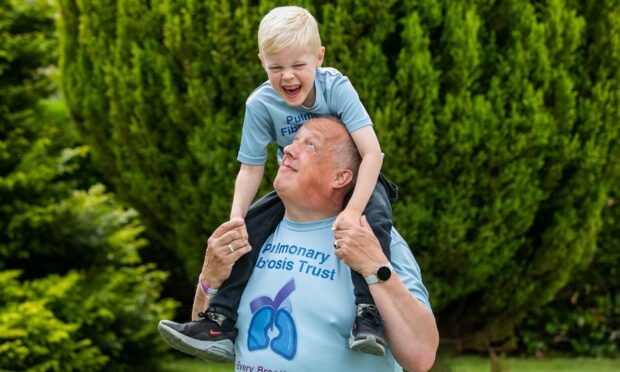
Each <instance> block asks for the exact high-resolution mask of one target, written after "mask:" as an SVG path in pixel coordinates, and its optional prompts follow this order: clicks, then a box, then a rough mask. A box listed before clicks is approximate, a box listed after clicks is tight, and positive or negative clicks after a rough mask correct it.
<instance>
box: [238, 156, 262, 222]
mask: <svg viewBox="0 0 620 372" xmlns="http://www.w3.org/2000/svg"><path fill="white" fill-rule="evenodd" d="M264 172H265V166H264V165H249V164H243V163H242V164H241V168H240V169H239V173H238V174H237V180H236V181H235V195H234V197H233V203H232V208H231V210H230V219H231V220H232V219H233V218H245V215H246V214H247V213H248V209H249V208H250V204H251V203H252V200H254V197H255V196H256V192H257V191H258V187H259V186H260V182H261V180H262V178H263V173H264Z"/></svg>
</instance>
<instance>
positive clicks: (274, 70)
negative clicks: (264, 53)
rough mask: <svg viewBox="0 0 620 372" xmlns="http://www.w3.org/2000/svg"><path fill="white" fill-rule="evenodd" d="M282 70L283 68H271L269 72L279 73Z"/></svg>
mask: <svg viewBox="0 0 620 372" xmlns="http://www.w3.org/2000/svg"><path fill="white" fill-rule="evenodd" d="M280 70H282V67H269V71H273V72H278V71H280Z"/></svg>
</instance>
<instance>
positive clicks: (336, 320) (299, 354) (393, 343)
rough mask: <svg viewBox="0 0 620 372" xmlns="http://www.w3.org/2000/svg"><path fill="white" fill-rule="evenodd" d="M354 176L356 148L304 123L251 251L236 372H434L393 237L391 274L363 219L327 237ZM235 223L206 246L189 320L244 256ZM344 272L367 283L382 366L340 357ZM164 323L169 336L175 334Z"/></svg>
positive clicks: (349, 296) (347, 285) (409, 267)
mask: <svg viewBox="0 0 620 372" xmlns="http://www.w3.org/2000/svg"><path fill="white" fill-rule="evenodd" d="M358 166H359V154H358V153H357V151H356V148H355V144H354V143H353V142H352V139H351V137H350V135H349V133H348V132H347V130H346V129H345V127H344V126H343V125H342V123H340V122H339V121H338V120H337V119H334V118H325V117H323V118H316V119H312V120H309V121H307V122H306V123H305V124H304V125H303V126H302V127H301V128H300V130H299V132H298V135H297V136H296V138H295V140H294V141H293V143H292V144H290V145H289V146H287V147H286V148H285V149H284V157H283V159H282V163H281V166H280V168H279V170H278V174H277V176H276V178H275V180H274V183H273V184H274V188H275V190H276V192H277V193H278V195H279V197H280V199H281V200H282V202H283V203H284V206H285V215H284V218H283V220H282V222H281V223H280V225H278V228H277V229H276V231H275V232H274V233H273V235H272V236H271V237H270V239H268V240H267V242H266V243H265V244H264V245H263V246H262V247H260V248H258V247H255V249H260V255H259V258H258V261H257V263H256V267H255V268H254V271H253V273H252V276H251V277H250V280H249V282H248V284H247V286H246V288H245V291H244V293H243V296H242V299H241V303H240V305H239V310H238V319H237V327H238V329H239V335H238V337H237V340H236V345H235V358H236V360H235V369H236V370H245V371H268V370H272V371H314V370H319V369H325V370H329V371H332V370H334V371H335V370H354V371H397V370H400V369H401V366H402V367H403V368H405V369H407V370H409V371H421V370H428V369H430V368H431V367H432V365H433V363H434V359H435V352H436V350H437V345H438V340H439V337H438V333H437V327H436V324H435V319H434V317H433V315H432V312H431V310H430V305H429V303H428V294H427V292H426V289H425V288H424V285H423V284H422V281H421V279H420V274H419V268H418V266H417V263H416V262H415V259H414V258H413V256H412V255H411V251H410V250H409V248H408V247H407V245H406V243H405V242H404V241H403V239H402V238H401V237H400V235H398V233H397V232H396V231H395V230H393V232H392V257H391V264H390V262H389V261H388V259H387V258H386V256H385V255H384V253H383V252H382V250H381V247H380V245H379V243H378V241H377V239H376V237H375V236H374V234H373V232H372V230H371V228H370V227H369V226H368V224H367V222H366V220H365V218H364V217H363V218H362V219H361V223H360V225H350V226H346V227H345V228H342V229H340V230H338V231H335V232H334V231H332V230H331V226H332V224H333V222H334V220H335V218H336V216H337V215H338V214H339V213H340V211H342V209H343V208H344V200H345V196H346V195H347V193H348V192H349V190H350V189H351V188H352V187H353V184H354V180H355V175H356V171H357V168H358ZM242 223H243V221H242V220H240V219H239V220H231V221H229V222H226V223H224V224H222V225H221V226H220V227H219V228H218V229H217V230H216V231H215V232H214V233H213V235H212V236H211V237H210V238H209V241H208V245H207V252H206V257H205V261H204V265H203V269H202V274H201V285H199V288H198V289H197V291H196V297H195V300H194V307H193V309H194V311H193V318H194V319H198V315H199V314H200V313H199V312H200V311H203V310H204V309H206V308H207V307H208V296H209V295H210V293H212V292H211V291H213V289H214V288H219V286H220V285H221V284H222V282H223V281H225V280H226V279H227V278H228V275H229V274H230V271H231V269H232V266H233V264H234V262H235V261H236V260H237V259H239V257H241V256H242V255H244V254H246V253H247V252H249V251H250V249H251V248H250V246H249V244H248V243H247V240H248V237H247V236H244V234H243V233H242V232H241V231H242V230H240V229H239V227H240V226H241V225H242ZM349 268H352V269H354V270H355V271H357V272H359V273H360V274H362V276H364V278H366V280H367V282H368V283H369V286H370V290H371V294H372V296H373V299H374V301H375V303H376V306H377V308H378V310H379V313H380V314H381V317H382V318H383V320H384V322H385V334H386V335H387V339H388V342H389V346H388V351H387V352H386V356H385V357H377V356H372V355H368V354H363V353H358V352H354V351H351V350H349V349H347V348H346V347H345V344H346V341H347V339H348V338H349V337H350V336H349V333H350V328H351V324H353V323H354V316H353V310H354V308H355V305H354V297H353V287H352V284H351V280H350V279H351V272H350V270H349ZM201 287H202V288H201ZM205 288H206V291H203V289H205ZM200 315H203V314H200ZM162 322H164V325H165V328H166V329H172V330H174V329H175V327H179V326H180V325H177V324H176V323H173V322H168V321H162ZM198 322H200V321H198ZM189 326H190V327H191V323H190V324H189ZM355 326H359V327H363V326H364V325H363V324H357V323H356V324H355V325H354V327H355ZM160 327H161V324H160ZM160 329H161V328H160ZM164 337H166V335H165V334H164ZM226 341H228V340H226ZM169 342H170V340H169ZM212 346H213V347H214V348H217V347H218V345H217V344H214V345H212ZM399 365H400V366H399Z"/></svg>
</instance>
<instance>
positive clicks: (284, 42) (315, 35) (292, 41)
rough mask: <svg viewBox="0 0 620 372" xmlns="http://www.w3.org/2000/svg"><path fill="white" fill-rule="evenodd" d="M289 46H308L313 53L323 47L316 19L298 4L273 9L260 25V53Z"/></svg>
mask: <svg viewBox="0 0 620 372" xmlns="http://www.w3.org/2000/svg"><path fill="white" fill-rule="evenodd" d="M289 47H303V48H308V49H310V50H311V51H312V52H313V53H315V52H318V51H319V49H321V37H320V35H319V26H318V25H317V23H316V19H314V17H313V16H312V14H310V12H308V11H307V10H306V9H304V8H301V7H298V6H282V7H277V8H274V9H272V10H271V11H270V12H269V13H267V14H266V15H265V17H263V20H262V21H261V22H260V26H259V27H258V51H259V53H266V54H275V53H279V52H281V51H282V50H284V49H286V48H289Z"/></svg>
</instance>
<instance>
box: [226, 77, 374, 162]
mask: <svg viewBox="0 0 620 372" xmlns="http://www.w3.org/2000/svg"><path fill="white" fill-rule="evenodd" d="M314 86H315V90H316V100H315V103H314V105H313V106H312V107H304V106H289V105H287V104H286V102H285V101H284V99H283V98H282V97H280V95H278V93H276V91H275V90H274V89H273V87H272V86H271V83H269V81H266V82H265V83H263V84H262V85H261V86H259V87H258V88H256V89H255V90H254V92H252V94H251V95H250V97H248V99H247V101H246V110H245V118H244V121H243V131H242V134H241V146H240V149H239V153H238V155H237V160H239V161H240V162H241V163H244V164H250V165H263V164H265V162H266V161H267V147H268V145H269V144H270V143H273V142H275V143H277V145H278V148H279V149H278V162H280V161H281V159H282V149H283V148H284V147H285V146H287V145H288V144H290V143H291V142H292V141H293V138H295V134H296V133H297V130H298V129H299V127H301V125H302V124H303V123H304V122H305V121H306V120H308V119H311V118H313V117H316V116H320V115H332V116H337V117H338V118H340V120H342V122H343V123H345V125H346V127H347V130H348V131H349V132H353V131H355V130H357V129H360V128H362V127H365V126H367V125H372V121H371V120H370V116H369V115H368V112H366V109H365V108H364V105H363V104H362V102H361V101H360V99H359V96H358V94H357V92H356V91H355V88H353V85H352V84H351V82H350V81H349V79H348V78H347V77H346V76H344V75H342V73H340V72H339V71H338V70H336V69H334V68H330V67H325V68H317V71H316V77H315V79H314Z"/></svg>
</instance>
